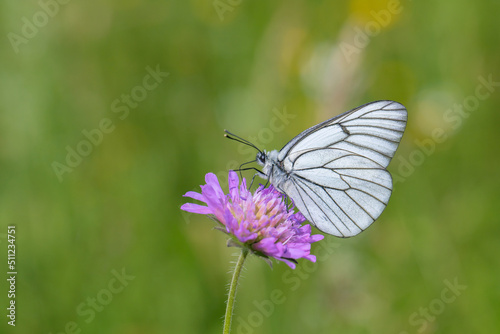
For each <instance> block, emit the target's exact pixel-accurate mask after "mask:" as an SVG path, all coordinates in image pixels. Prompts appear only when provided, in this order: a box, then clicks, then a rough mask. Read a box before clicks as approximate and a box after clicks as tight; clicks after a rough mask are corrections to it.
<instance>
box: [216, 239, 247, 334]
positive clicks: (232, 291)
mask: <svg viewBox="0 0 500 334" xmlns="http://www.w3.org/2000/svg"><path fill="white" fill-rule="evenodd" d="M247 255H248V249H247V248H242V249H241V254H240V257H239V258H238V262H236V266H235V267H234V273H233V279H232V280H231V286H229V293H228V296H227V305H226V316H225V317H224V331H223V332H222V334H229V331H230V330H231V318H232V316H233V308H234V297H235V296H236V288H237V287H238V279H239V278H240V273H241V269H243V262H245V259H246V257H247Z"/></svg>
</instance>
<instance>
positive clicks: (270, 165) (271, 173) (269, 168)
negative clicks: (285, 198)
mask: <svg viewBox="0 0 500 334" xmlns="http://www.w3.org/2000/svg"><path fill="white" fill-rule="evenodd" d="M256 160H257V163H258V164H259V165H261V166H262V172H261V173H259V176H260V177H261V178H263V179H265V180H269V182H271V184H272V185H274V187H275V188H276V189H277V190H279V191H280V192H282V193H283V190H282V189H283V187H282V185H283V183H285V181H286V180H287V179H288V175H287V173H286V171H285V170H284V168H283V164H282V162H280V161H279V160H278V151H276V150H274V151H270V152H267V151H263V152H259V153H257V159H256Z"/></svg>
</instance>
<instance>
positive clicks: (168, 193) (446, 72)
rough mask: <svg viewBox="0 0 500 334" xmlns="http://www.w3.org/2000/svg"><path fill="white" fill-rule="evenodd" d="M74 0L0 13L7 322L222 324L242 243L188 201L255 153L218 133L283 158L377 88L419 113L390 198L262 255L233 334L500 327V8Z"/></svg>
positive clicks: (69, 327) (136, 327)
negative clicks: (310, 257)
mask: <svg viewBox="0 0 500 334" xmlns="http://www.w3.org/2000/svg"><path fill="white" fill-rule="evenodd" d="M59 1H60V2H59ZM59 1H56V0H42V1H41V2H38V1H34V0H31V1H22V2H19V1H4V2H2V4H1V5H0V8H1V9H0V12H1V18H0V20H1V35H2V36H3V38H2V40H1V48H0V68H1V70H0V79H1V80H0V85H1V89H0V109H1V114H0V163H1V173H0V263H2V265H1V268H2V271H3V272H4V274H1V275H0V276H1V277H4V279H1V280H0V301H1V305H0V306H1V307H0V309H1V310H3V311H1V312H0V313H1V314H2V315H1V318H0V319H2V320H1V322H0V332H2V333H4V332H5V333H8V332H9V333H10V332H12V333H54V334H55V333H80V332H81V333H125V334H135V333H150V334H155V333H221V331H222V316H223V314H224V308H225V299H226V288H227V283H228V282H229V279H230V274H229V269H230V268H231V265H232V264H231V261H234V260H235V257H234V255H233V254H234V253H235V250H234V249H230V248H227V247H226V246H225V241H226V238H225V236H224V235H223V234H222V233H219V232H217V231H215V230H213V229H212V228H213V226H214V223H213V222H212V221H210V220H209V219H207V218H206V217H203V216H197V215H187V214H183V213H182V212H181V211H180V209H179V208H180V206H181V204H182V203H184V202H185V201H186V199H184V198H182V194H184V193H185V192H186V191H189V190H196V189H199V185H200V184H202V183H203V182H204V175H205V173H207V172H214V173H216V174H217V175H219V176H220V177H222V178H224V176H225V175H226V173H227V170H228V169H229V168H235V166H236V165H237V164H238V163H242V162H246V161H249V160H251V159H252V158H253V157H254V152H251V151H249V150H248V149H245V148H242V147H240V145H239V144H237V143H235V142H232V141H229V140H225V139H224V138H223V136H222V134H223V129H225V128H227V129H230V130H231V131H233V132H235V133H237V134H239V135H241V136H243V137H245V138H249V139H251V140H253V141H254V142H255V143H256V144H257V145H258V146H259V147H261V148H263V149H268V150H269V149H279V148H280V147H282V146H283V145H284V144H285V143H286V142H287V141H288V140H290V139H291V138H292V137H293V136H295V135H296V134H297V133H299V132H300V131H302V130H304V129H305V128H306V127H309V126H312V125H314V124H316V123H318V122H319V121H322V120H325V119H327V118H330V117H333V116H335V115H337V114H339V113H341V112H344V111H346V110H349V109H351V108H354V107H356V106H358V105H361V104H363V103H367V102H370V101H373V100H379V99H392V100H396V101H399V102H401V103H403V104H404V105H405V106H406V107H407V108H408V112H409V122H408V127H407V130H406V133H405V135H404V137H403V140H402V143H401V145H400V147H399V149H398V151H397V154H396V157H395V158H394V159H393V161H392V163H391V165H390V166H389V169H390V171H391V172H392V174H393V177H394V180H395V185H394V192H393V196H392V198H391V201H390V204H389V206H388V207H387V209H386V211H385V212H384V213H383V214H382V216H381V217H380V219H379V220H378V221H377V222H376V223H375V224H374V226H373V227H371V228H370V229H369V230H368V231H366V232H365V233H363V234H361V235H359V236H357V237H356V238H351V239H338V238H335V237H331V236H328V237H326V238H325V240H324V241H322V242H320V243H318V244H316V245H315V246H314V249H313V253H316V254H318V255H320V254H322V256H321V260H318V263H317V264H316V265H310V264H309V263H304V261H301V263H300V266H299V269H297V270H296V271H291V270H290V269H289V268H288V267H287V266H286V265H284V264H282V263H275V265H274V269H272V270H271V269H270V268H269V267H268V266H267V264H266V263H264V262H263V261H260V260H258V259H255V258H251V259H250V260H249V261H248V262H247V265H246V270H245V273H244V276H243V278H242V280H241V284H240V287H239V290H238V298H237V305H236V309H235V318H234V323H233V333H289V334H293V333H396V334H404V333H495V332H498V331H499V330H500V316H499V314H500V288H499V284H498V280H499V275H500V267H499V264H500V261H499V257H498V252H499V248H500V247H499V243H500V228H499V218H498V210H497V208H498V203H497V202H498V200H499V199H500V198H499V195H500V191H499V189H500V187H499V186H500V178H499V177H498V168H499V162H500V158H499V154H498V148H497V146H498V140H499V135H498V124H499V123H500V113H499V112H498V106H499V102H500V98H499V96H500V94H499V92H500V85H499V83H498V82H500V71H499V69H500V68H499V67H500V66H499V59H500V47H499V46H500V34H499V33H498V13H499V12H500V3H498V2H495V1H474V2H470V1H466V0H455V1H451V0H447V1H439V2H436V1H428V0H427V1H410V0H401V1H393V0H390V1H385V0H377V1H361V0H352V1H335V2H334V1H276V2H252V1H245V0H242V1H237V0H220V1H218V0H216V1H213V0H210V1H201V0H191V1H137V0H125V1H76V0H73V1H62V0H59ZM148 69H149V70H148ZM155 70H158V71H159V72H161V74H159V75H158V77H157V82H156V83H157V84H156V85H155V80H152V79H151V78H152V77H147V75H148V74H149V72H150V71H155ZM166 73H168V76H167V74H166ZM145 78H146V79H145ZM148 78H149V79H148ZM144 80H146V81H144ZM488 81H489V82H490V83H489V84H488V83H487V82H488ZM485 82H486V84H485ZM153 86H154V87H153ZM145 87H146V88H147V89H146V88H145ZM127 99H128V100H127ZM127 101H128V102H127ZM100 128H103V129H105V130H106V131H107V132H102V138H101V136H100V135H99V134H97V133H98V132H96V131H97V130H95V129H100ZM85 133H93V134H94V137H93V138H94V139H93V140H94V144H91V145H90V146H89V145H87V144H85V143H84V142H85V141H86V140H87V138H86V136H85ZM72 150H75V151H76V152H77V153H78V150H80V151H81V152H84V155H86V156H81V154H79V155H80V156H81V157H80V158H81V159H79V158H78V157H75V156H72V157H69V158H68V157H67V155H68V154H69V155H74V154H75V153H68V152H71V151H72ZM67 159H69V163H70V164H71V166H70V165H69V164H68V162H67V161H66V160H67ZM80 160H81V161H80ZM63 165H64V166H66V167H64V166H63ZM251 175H252V174H251V173H248V174H245V176H246V177H247V178H248V177H251ZM8 225H16V237H17V239H16V242H17V271H18V275H17V282H16V283H17V286H16V305H17V318H16V327H15V328H12V327H11V326H8V325H7V320H8V319H7V318H6V316H5V315H6V313H7V311H6V308H7V307H8V298H7V292H8V286H7V282H6V279H5V277H7V274H6V272H7V271H8V269H7V263H6V262H7V245H8V243H7V239H6V238H7V226H8ZM122 274H125V275H126V276H125V278H124V277H122V280H123V282H120V281H117V280H116V279H115V277H116V275H119V276H120V275H122ZM450 286H453V288H450ZM273 291H274V292H273ZM275 291H278V293H279V292H281V295H280V296H281V298H280V299H279V300H280V302H279V303H274V304H270V303H269V302H267V301H268V300H270V299H271V296H274V294H276V292H275Z"/></svg>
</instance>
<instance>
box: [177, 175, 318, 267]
mask: <svg viewBox="0 0 500 334" xmlns="http://www.w3.org/2000/svg"><path fill="white" fill-rule="evenodd" d="M205 181H206V184H205V185H202V186H201V194H200V193H197V192H194V191H189V192H187V193H186V194H185V195H184V196H185V197H191V198H193V199H196V200H198V201H201V202H204V203H205V204H206V206H203V205H199V204H193V203H186V204H184V205H182V206H181V209H182V210H184V211H188V212H193V213H199V214H205V215H209V216H210V217H212V218H214V219H215V220H216V221H217V222H219V223H220V224H222V225H223V228H222V229H223V231H224V232H225V233H227V234H228V235H230V236H231V237H232V238H233V240H234V241H235V242H236V243H237V244H239V245H241V246H242V247H247V248H249V249H250V250H251V251H252V252H253V253H254V254H257V255H260V256H262V257H264V258H269V257H272V258H275V259H277V260H280V261H283V262H285V263H286V264H287V265H288V266H290V267H291V268H292V269H295V263H296V259H299V258H305V259H308V260H310V261H312V262H316V257H315V256H314V255H311V254H310V251H311V244H312V243H313V242H316V241H319V240H321V239H323V236H322V235H321V234H316V235H311V225H309V224H306V225H302V223H303V222H304V221H305V220H306V219H305V217H304V216H303V215H302V214H301V213H300V212H297V213H294V212H293V210H289V209H288V208H287V206H286V205H285V203H284V201H283V194H281V193H280V192H279V191H277V190H276V189H275V188H274V187H273V186H272V185H271V186H270V187H268V188H264V186H262V185H260V186H259V188H258V189H257V190H256V191H255V193H254V194H252V193H251V192H250V191H249V190H248V189H247V187H246V180H245V179H244V178H243V180H242V182H241V185H240V184H239V183H240V182H239V178H238V175H237V174H236V172H234V171H230V172H229V180H228V181H229V182H228V183H229V193H228V194H227V195H226V194H225V193H224V191H223V190H222V188H221V186H220V184H219V180H218V179H217V176H215V175H214V174H212V173H208V174H207V175H206V176H205Z"/></svg>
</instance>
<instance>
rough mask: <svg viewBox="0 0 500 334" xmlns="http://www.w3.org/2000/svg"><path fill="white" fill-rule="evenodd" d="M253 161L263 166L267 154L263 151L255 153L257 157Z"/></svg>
mask: <svg viewBox="0 0 500 334" xmlns="http://www.w3.org/2000/svg"><path fill="white" fill-rule="evenodd" d="M255 160H256V161H257V163H258V164H259V165H261V166H264V165H265V164H266V160H267V152H266V151H265V150H264V151H262V152H259V153H257V157H256V159H255Z"/></svg>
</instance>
